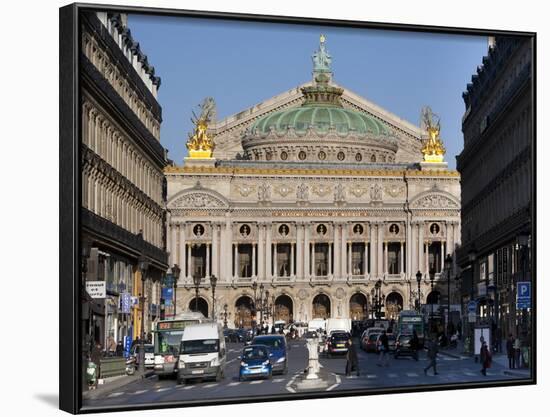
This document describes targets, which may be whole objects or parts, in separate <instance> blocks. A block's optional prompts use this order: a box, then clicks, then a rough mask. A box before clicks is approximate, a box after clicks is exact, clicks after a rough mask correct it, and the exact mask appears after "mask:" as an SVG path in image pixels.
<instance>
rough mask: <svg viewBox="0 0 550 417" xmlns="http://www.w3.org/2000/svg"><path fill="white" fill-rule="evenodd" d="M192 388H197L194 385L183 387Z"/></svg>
mask: <svg viewBox="0 0 550 417" xmlns="http://www.w3.org/2000/svg"><path fill="white" fill-rule="evenodd" d="M191 388H195V386H194V385H186V386H185V387H183V389H191Z"/></svg>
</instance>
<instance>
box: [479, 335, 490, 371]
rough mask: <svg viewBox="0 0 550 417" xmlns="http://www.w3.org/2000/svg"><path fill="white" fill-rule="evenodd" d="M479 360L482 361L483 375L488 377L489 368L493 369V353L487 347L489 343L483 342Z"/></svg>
mask: <svg viewBox="0 0 550 417" xmlns="http://www.w3.org/2000/svg"><path fill="white" fill-rule="evenodd" d="M479 358H480V360H481V373H482V374H483V375H484V376H486V375H487V368H490V367H491V362H492V355H491V351H490V350H489V348H488V347H487V342H483V344H482V345H481V349H480V350H479Z"/></svg>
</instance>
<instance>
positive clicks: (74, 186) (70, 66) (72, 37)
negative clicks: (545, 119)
mask: <svg viewBox="0 0 550 417" xmlns="http://www.w3.org/2000/svg"><path fill="white" fill-rule="evenodd" d="M89 10H94V11H118V12H124V13H139V14H145V15H154V16H172V17H188V18H189V17H190V18H209V19H213V20H233V21H251V22H257V23H262V22H264V23H267V22H269V23H284V24H299V25H318V26H327V27H330V26H334V27H346V28H357V29H365V28H368V29H380V30H392V31H407V32H429V33H439V34H462V35H493V36H494V35H503V36H516V37H523V38H529V39H530V40H531V42H532V53H533V59H532V62H533V65H532V100H533V142H532V144H531V145H532V146H531V150H532V151H531V161H532V172H533V173H535V172H536V137H537V132H536V84H537V83H536V79H537V74H536V57H537V49H536V46H537V43H536V39H537V36H536V33H533V32H521V31H503V30H493V29H481V28H460V27H456V28H455V27H439V26H430V25H410V24H393V23H381V22H366V21H348V20H332V19H318V18H310V17H298V16H294V17H289V16H268V15H254V14H241V13H225V12H224V13H222V12H210V11H195V10H178V9H161V8H150V7H134V6H116V5H95V4H85V3H76V4H71V5H67V6H64V7H62V8H60V10H59V39H60V51H59V53H60V61H59V65H60V79H59V83H60V88H59V93H60V101H59V108H60V113H59V126H60V149H59V157H60V178H59V186H60V201H59V210H60V234H59V242H60V258H59V263H60V268H59V297H60V304H59V309H60V317H59V326H60V339H59V346H60V348H59V357H60V361H59V376H60V382H59V407H60V409H61V410H64V411H67V412H69V413H72V414H80V413H89V412H103V411H122V410H140V409H162V408H174V407H182V406H185V407H192V406H202V405H223V404H236V403H250V402H262V401H283V400H289V399H315V398H330V397H342V396H362V395H374V394H387V393H412V392H425V391H442V390H454V389H464V388H487V387H505V386H518V385H531V384H536V382H537V350H536V340H537V335H536V332H533V336H532V337H533V345H532V346H533V362H532V376H531V378H526V379H523V380H514V381H509V382H508V381H499V382H497V383H459V384H453V385H440V384H437V385H422V386H419V387H412V386H409V387H398V388H380V389H372V388H369V389H368V390H363V389H361V390H356V391H346V392H344V393H343V392H323V393H319V392H311V393H301V394H284V395H278V396H254V397H242V398H235V399H231V400H227V399H212V400H207V401H205V400H200V401H188V402H185V403H182V402H163V403H159V404H140V405H130V404H128V405H125V406H116V407H115V406H106V407H94V408H87V407H83V405H82V395H81V393H82V372H83V360H82V357H81V356H80V351H81V350H80V339H81V338H80V329H79V319H80V317H81V314H82V305H81V303H80V300H81V297H82V292H83V291H84V289H83V288H82V285H81V284H80V279H79V276H80V263H81V259H80V253H81V250H82V248H81V245H80V229H81V213H80V202H81V185H80V184H81V172H80V160H81V148H80V146H79V145H80V134H79V132H80V130H81V120H80V106H79V103H80V77H79V74H80V70H79V68H80V67H79V66H80V18H81V13H83V12H85V11H89ZM531 187H532V191H533V192H532V205H531V219H532V224H533V226H535V225H536V194H535V190H536V175H535V174H533V178H532V183H531ZM536 242H537V233H536V227H533V228H532V245H533V247H534V248H536V247H537V243H536ZM532 253H533V255H532V274H533V277H536V276H537V271H536V265H537V262H536V250H533V252H532ZM533 283H534V285H533V300H536V299H537V285H536V280H534V282H533ZM532 318H533V322H532V328H533V329H536V324H537V305H536V303H533V306H532Z"/></svg>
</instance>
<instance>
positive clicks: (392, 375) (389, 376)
mask: <svg viewBox="0 0 550 417" xmlns="http://www.w3.org/2000/svg"><path fill="white" fill-rule="evenodd" d="M388 378H397V374H388Z"/></svg>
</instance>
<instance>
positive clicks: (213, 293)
mask: <svg viewBox="0 0 550 417" xmlns="http://www.w3.org/2000/svg"><path fill="white" fill-rule="evenodd" d="M217 282H218V277H216V275H212V276H211V277H210V284H211V285H212V318H213V319H214V320H216V283H217Z"/></svg>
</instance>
